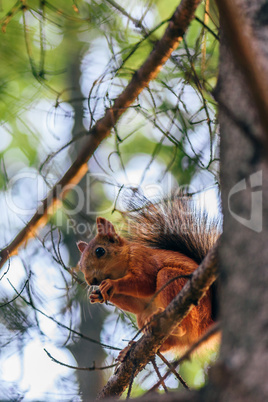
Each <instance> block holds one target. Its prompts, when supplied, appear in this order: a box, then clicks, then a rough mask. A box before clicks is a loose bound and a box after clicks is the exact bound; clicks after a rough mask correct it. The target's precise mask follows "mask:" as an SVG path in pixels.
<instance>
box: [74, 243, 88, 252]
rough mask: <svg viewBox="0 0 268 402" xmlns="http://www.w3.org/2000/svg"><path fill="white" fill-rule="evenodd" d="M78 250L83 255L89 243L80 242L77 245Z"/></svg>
mask: <svg viewBox="0 0 268 402" xmlns="http://www.w3.org/2000/svg"><path fill="white" fill-rule="evenodd" d="M76 245H77V247H78V250H79V251H80V253H83V251H84V250H85V248H86V246H87V243H86V242H85V241H79V242H77V243H76Z"/></svg>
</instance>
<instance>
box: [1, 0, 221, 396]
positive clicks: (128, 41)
mask: <svg viewBox="0 0 268 402" xmlns="http://www.w3.org/2000/svg"><path fill="white" fill-rule="evenodd" d="M177 4H178V3H177V2H176V1H175V0H172V1H170V2H168V3H167V2H166V1H164V0H155V1H153V0H138V1H135V2H133V1H131V0H128V1H126V0H124V1H123V0H120V1H118V2H115V1H114V0H106V1H101V0H99V1H93V0H92V1H91V0H88V1H86V0H77V1H75V0H73V1H71V0H68V1H66V0H55V1H53V2H52V1H51V0H50V1H46V0H18V1H16V0H14V1H11V0H2V1H1V2H0V6H1V7H0V25H1V28H2V32H1V33H0V35H1V40H0V52H1V69H0V121H1V125H0V138H1V141H0V163H1V171H0V190H1V194H0V205H1V206H2V208H3V209H5V210H6V211H7V213H6V214H3V216H2V217H1V219H2V221H1V225H0V226H1V229H0V231H1V238H2V244H1V247H3V246H4V245H5V244H6V243H8V242H9V241H10V240H11V239H12V238H13V237H14V236H15V235H16V234H17V232H18V231H19V229H21V228H22V227H23V226H24V225H25V223H26V222H27V220H28V219H29V218H30V217H31V215H32V214H33V212H29V213H28V214H22V215H21V216H20V215H18V214H17V213H14V211H13V212H12V211H10V210H8V205H7V199H6V196H7V195H8V194H10V193H12V196H14V197H16V199H17V200H18V202H19V205H20V206H21V207H22V206H23V208H24V209H25V210H27V207H29V205H31V208H32V210H33V211H34V210H35V208H36V206H37V205H38V202H40V200H41V199H42V198H43V197H44V196H45V194H46V192H47V191H48V190H49V188H51V186H52V185H53V184H54V183H55V182H56V180H57V179H58V178H59V177H61V175H62V174H63V173H64V172H65V171H66V170H67V169H68V168H69V166H70V165H71V163H72V161H73V160H74V158H75V156H76V154H77V150H78V149H79V148H80V147H82V146H83V138H84V137H85V136H86V135H87V132H88V128H89V127H92V126H93V125H94V123H95V122H96V120H97V119H98V118H100V117H101V116H102V115H103V113H104V111H105V109H106V108H107V107H109V106H110V105H111V104H112V103H113V100H114V99H115V98H116V96H117V95H118V94H119V93H120V92H121V91H122V90H123V89H124V88H125V86H126V85H127V82H128V81H129V79H130V78H131V77H132V75H133V73H134V72H135V71H136V69H138V68H139V66H140V65H141V64H142V63H143V62H144V60H146V58H147V57H148V55H149V53H150V52H151V50H152V49H153V48H154V46H155V43H156V42H157V40H159V39H160V38H161V36H162V35H163V33H164V30H165V28H166V26H167V24H168V19H169V18H170V17H171V15H172V14H173V12H174V10H175V8H176V7H177ZM205 6H206V7H207V13H205ZM196 16H197V19H196V20H194V21H193V22H192V23H191V26H190V29H189V30H188V32H187V34H186V35H185V38H184V40H183V42H182V43H181V45H180V46H179V48H178V49H177V50H176V51H174V52H173V54H172V57H171V59H170V60H169V61H168V62H167V63H166V65H165V66H164V67H163V69H162V70H161V72H160V74H159V76H158V77H157V79H156V80H155V81H154V82H152V83H150V85H149V87H148V88H146V89H145V90H144V91H143V93H142V94H141V95H140V96H139V98H138V99H137V101H136V102H135V104H134V105H132V107H130V108H129V110H128V111H127V112H126V113H125V114H124V116H123V117H122V118H121V120H120V121H119V123H118V124H117V126H116V127H115V129H114V130H113V132H112V135H111V137H110V138H109V139H108V140H107V141H106V142H105V144H102V145H101V146H100V147H99V149H98V150H97V151H96V153H95V155H94V158H92V160H91V161H90V162H89V168H90V172H91V173H92V174H93V175H95V176H94V180H93V181H92V183H91V184H90V190H91V192H90V213H93V212H94V214H93V217H92V216H89V215H90V214H88V211H87V210H86V206H87V205H84V206H83V210H81V211H79V213H77V214H75V215H73V214H72V209H73V207H74V206H75V205H76V204H77V194H76V193H75V192H71V193H69V195H68V198H67V200H66V202H65V203H64V204H63V208H62V209H61V210H60V211H58V212H57V214H56V215H55V216H54V217H53V219H52V220H51V221H50V223H49V224H48V225H47V227H46V228H45V229H44V230H43V231H42V232H41V233H40V236H38V238H37V239H36V240H35V241H34V242H32V243H30V244H29V245H28V247H27V248H26V250H23V252H22V255H21V258H24V259H25V260H26V261H27V264H25V263H23V264H22V265H23V266H24V268H22V269H21V270H18V268H17V265H16V264H17V263H14V262H13V260H11V267H10V273H12V264H14V268H13V270H16V273H17V275H18V276H19V275H20V278H19V281H18V282H17V284H16V289H17V288H18V287H17V286H19V285H20V287H19V288H22V286H23V284H24V283H26V280H27V278H28V275H29V272H32V273H33V274H32V277H31V280H30V285H29V286H27V289H25V290H24V292H23V295H24V297H25V298H26V299H27V300H28V301H30V304H29V305H26V304H25V303H24V302H23V299H20V298H19V297H18V298H17V299H16V300H15V301H14V302H12V303H10V304H7V305H6V307H5V308H3V309H2V310H1V315H0V323H1V326H4V327H5V329H6V331H10V333H13V332H14V330H16V331H18V333H19V334H20V336H21V337H22V338H23V337H25V340H27V342H28V341H29V338H33V337H36V336H40V337H43V336H45V339H50V341H51V342H52V343H53V342H54V344H57V345H62V344H68V342H69V343H72V342H75V340H74V338H73V336H74V335H73V334H72V335H70V334H68V332H67V334H66V333H64V335H63V334H62V333H61V335H60V336H58V337H56V340H52V338H53V337H51V335H50V333H47V334H46V331H45V330H44V328H41V327H42V325H40V323H39V321H40V319H41V318H40V317H41V316H40V314H41V313H39V312H37V310H35V309H34V307H36V308H37V309H39V310H41V311H43V312H44V311H47V310H48V311H49V314H48V316H49V317H50V321H53V320H51V317H52V318H53V317H55V316H57V320H56V321H60V322H65V323H66V327H67V328H68V326H70V327H72V328H74V327H75V328H76V329H77V328H78V327H79V314H80V311H79V306H78V304H77V301H76V300H77V293H79V295H80V297H84V298H86V292H85V289H84V287H81V286H80V285H78V289H80V287H81V289H80V291H78V292H77V291H74V288H75V289H76V287H75V285H74V283H75V280H76V279H77V275H76V273H75V274H73V275H71V274H72V266H73V265H75V261H77V260H78V252H77V251H75V242H76V240H78V239H79V238H81V237H85V238H88V236H89V235H90V234H91V233H92V230H93V229H94V228H93V227H92V222H93V221H94V219H95V213H96V212H98V213H104V215H105V214H106V215H107V216H108V217H109V219H115V218H113V217H112V218H111V211H112V210H113V209H114V205H113V204H114V202H115V200H117V195H118V191H119V190H120V189H121V190H122V188H123V187H128V186H129V185H130V184H132V185H135V186H138V185H146V184H150V183H152V182H153V183H157V184H159V186H164V184H165V183H166V182H168V180H169V179H170V180H171V183H172V186H177V185H178V183H179V184H180V185H185V184H191V183H194V188H195V189H196V190H197V191H199V190H200V189H203V187H204V186H214V185H215V184H216V185H217V182H218V148H217V145H218V137H217V108H216V105H215V102H214V100H213V96H212V91H213V87H214V86H215V84H216V79H217V65H218V18H217V12H216V7H215V5H214V2H213V1H210V2H209V8H208V0H207V1H206V2H203V3H202V4H201V5H200V7H199V8H198V11H197V14H196ZM74 66H76V70H78V71H79V72H80V75H79V77H75V76H74V72H73V71H74ZM79 110H80V112H82V117H81V121H82V123H81V124H80V126H82V127H80V128H79V129H77V128H76V122H77V120H78V115H79ZM25 172H26V173H25ZM24 173H25V178H24V179H23V180H21V181H19V182H16V185H14V183H13V182H12V178H13V179H14V178H16V177H17V175H18V174H24ZM28 173H30V174H31V175H33V176H34V178H33V176H31V177H28V178H27V174H28ZM101 174H102V175H103V176H101ZM96 175H99V177H98V178H97V176H96ZM36 183H39V184H40V183H41V184H40V188H39V187H38V191H37V190H36V186H37V184H36ZM39 184H38V185H39ZM169 190H170V189H169ZM111 194H112V195H111ZM86 202H87V201H86ZM32 210H31V211H32ZM91 215H92V214H91ZM70 218H72V219H74V221H75V222H76V228H78V225H79V224H80V225H84V229H83V231H82V229H81V231H80V233H79V231H76V232H75V230H74V231H73V232H70V230H69V231H68V225H69V222H70ZM87 224H88V225H87ZM80 228H82V226H80ZM69 229H70V228H69ZM40 266H41V268H40ZM44 266H46V272H45V273H44V272H43V271H44ZM10 273H8V274H7V276H8V275H9V274H10ZM42 278H43V279H42ZM79 278H80V279H82V278H81V277H79ZM2 279H3V280H2ZM1 280H2V283H4V280H5V278H1ZM42 281H43V282H42ZM44 283H45V285H46V286H49V285H50V288H48V290H47V289H46V290H44ZM25 292H26V293H25ZM14 295H16V293H14V289H13V288H11V287H10V285H9V284H6V285H5V286H4V287H3V291H1V304H3V303H6V302H7V301H8V300H12V298H13V297H14ZM81 295H82V296H81ZM48 306H49V307H48ZM105 308H106V307H104V309H105ZM29 311H31V314H30V313H29ZM90 311H91V315H94V314H96V310H90ZM110 311H111V310H109V312H110ZM52 312H53V313H52ZM4 317H5V318H4ZM119 317H120V315H119ZM121 318H122V317H121ZM107 320H108V319H107ZM107 320H106V324H105V326H104V329H103V331H102V335H101V336H102V338H104V339H106V337H107V331H108V332H109V333H113V331H112V330H111V329H110V328H111V326H108V324H107ZM115 321H116V323H117V325H118V328H119V330H120V341H121V338H122V333H123V332H124V333H128V331H130V329H129V327H130V325H129V320H128V319H126V318H125V316H124V319H121V320H119V321H117V320H115ZM119 322H120V323H119ZM54 324H55V322H54ZM54 324H53V325H54ZM55 325H56V327H57V325H58V324H55ZM109 325H110V324H109ZM34 327H35V328H36V332H33V329H34ZM27 328H28V329H27ZM107 328H109V329H108V330H107ZM122 328H123V329H122ZM57 329H59V328H58V327H57ZM61 330H62V329H61ZM105 331H106V332H105ZM133 331H134V329H133ZM48 332H49V331H48ZM116 333H117V330H116V325H115V329H114V334H116ZM132 334H133V333H132ZM27 336H28V338H27ZM5 337H6V333H5V336H4V340H3V343H2V342H1V345H2V344H3V345H4V344H5V342H6V338H5ZM11 338H12V337H11ZM126 338H127V336H126ZM130 338H131V335H130ZM12 339H13V338H12ZM115 339H116V338H115V335H114V337H111V338H109V339H108V341H109V342H110V343H111V344H116V345H119V346H120V347H122V346H124V345H123V344H122V342H121V343H120V341H118V342H117V341H115ZM11 343H12V342H11ZM9 346H10V345H9ZM9 350H10V349H9ZM8 353H10V352H8ZM13 353H14V351H13ZM115 355H116V354H115ZM2 358H6V355H5V354H4V352H2ZM90 363H91V362H90ZM100 364H101V363H100ZM100 364H98V365H100ZM194 365H195V366H191V367H192V368H191V370H192V371H194V373H195V374H193V372H191V373H190V371H191V370H188V371H187V370H186V369H184V374H185V377H186V380H188V381H189V382H191V381H192V380H191V379H192V378H194V377H195V375H196V373H197V372H199V371H200V365H198V364H197V363H194ZM194 367H195V368H194ZM189 373H190V374H189ZM89 375H90V373H89ZM72 381H75V379H74V378H73V379H72ZM192 383H193V386H195V384H194V381H192ZM136 386H137V387H139V386H138V385H136ZM148 387H149V385H148ZM19 389H20V388H19V385H17V388H16V389H14V394H15V393H16V392H19ZM137 392H138V391H137ZM39 398H40V396H39Z"/></svg>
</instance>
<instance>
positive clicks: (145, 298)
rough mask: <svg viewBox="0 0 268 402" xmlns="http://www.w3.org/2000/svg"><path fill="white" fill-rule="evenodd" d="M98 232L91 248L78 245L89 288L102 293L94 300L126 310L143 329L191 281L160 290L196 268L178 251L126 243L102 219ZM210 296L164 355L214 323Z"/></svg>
mask: <svg viewBox="0 0 268 402" xmlns="http://www.w3.org/2000/svg"><path fill="white" fill-rule="evenodd" d="M97 227H98V233H97V236H96V237H95V238H94V239H93V240H91V241H90V242H89V243H88V244H87V243H84V242H79V243H78V248H79V250H80V251H81V253H82V254H81V258H80V262H79V264H80V269H81V271H82V272H83V273H84V276H85V280H86V281H87V283H88V284H89V285H99V292H98V291H94V292H92V294H91V295H90V301H91V303H103V302H104V301H107V300H110V301H111V302H112V303H113V304H114V305H116V306H117V307H119V308H121V309H122V310H125V311H129V312H131V313H134V314H135V315H136V318H137V323H138V326H139V328H143V327H144V326H145V325H146V324H147V323H148V322H149V321H150V319H151V318H152V317H153V316H154V315H155V314H156V313H158V312H159V311H162V310H163V309H165V308H166V307H167V306H168V304H169V303H170V302H171V300H172V299H173V298H174V297H175V296H176V295H177V294H178V292H179V291H180V290H181V288H182V287H183V286H184V284H185V283H186V281H187V279H186V278H179V279H176V280H175V281H173V282H171V283H170V284H169V285H167V286H166V287H164V288H163V289H162V287H163V286H164V285H165V284H166V283H167V282H168V281H169V280H170V279H172V278H174V277H176V276H178V275H189V274H191V273H192V272H193V271H194V270H195V269H196V268H197V266H198V264H197V263H196V262H195V261H193V260H192V259H191V258H189V257H187V256H185V255H183V254H181V253H179V252H176V251H169V250H161V249H153V248H150V247H147V246H145V245H142V244H139V243H138V242H131V241H128V240H126V239H124V238H122V237H120V236H119V235H118V234H117V233H116V231H115V229H114V227H113V225H112V224H111V223H110V222H109V221H107V220H106V219H104V218H97ZM96 250H97V251H96ZM98 253H99V254H101V255H98ZM160 289H161V291H160ZM158 291H160V292H159V294H158V295H157V296H156V297H155V298H154V299H153V301H152V297H153V296H154V295H155V293H156V292H158ZM210 293H211V292H210V291H209V292H208V293H207V294H206V295H205V296H204V297H203V298H202V300H201V301H200V303H199V304H198V306H196V307H194V308H193V309H192V310H191V312H190V313H189V314H188V315H187V317H186V318H185V319H184V320H183V321H182V322H181V324H180V325H179V326H178V327H177V328H176V329H175V330H174V331H173V332H172V334H171V335H170V336H169V338H168V339H167V340H166V341H165V342H164V344H163V345H162V347H161V349H160V351H162V352H165V351H168V350H170V349H173V348H176V349H180V348H184V347H185V346H187V345H189V344H191V343H192V342H194V341H195V340H196V339H197V338H198V337H199V336H200V335H202V334H203V333H204V332H205V331H206V329H207V328H208V327H209V326H210V325H211V324H212V323H213V320H212V318H211V315H212V311H211V294H210Z"/></svg>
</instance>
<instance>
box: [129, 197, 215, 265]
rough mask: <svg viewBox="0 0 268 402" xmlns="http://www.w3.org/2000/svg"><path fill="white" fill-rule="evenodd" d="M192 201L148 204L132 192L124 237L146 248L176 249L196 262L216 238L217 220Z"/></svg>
mask: <svg viewBox="0 0 268 402" xmlns="http://www.w3.org/2000/svg"><path fill="white" fill-rule="evenodd" d="M194 204H195V202H194V200H193V198H192V197H190V196H184V195H178V196H174V197H172V200H162V201H161V202H158V203H152V202H149V201H148V200H147V199H145V198H143V197H141V196H139V195H138V196H137V194H136V196H135V195H134V197H133V198H132V200H131V203H130V205H129V206H130V207H131V208H129V209H131V211H130V212H127V213H126V215H127V221H128V231H127V232H128V237H129V238H130V240H132V241H135V242H138V243H142V244H144V245H146V246H149V247H153V248H158V249H165V250H172V251H178V252H180V253H182V254H184V255H187V256H188V257H190V258H192V259H193V260H194V261H196V262H197V263H198V264H200V262H201V261H202V260H203V259H204V257H205V256H206V254H207V253H208V251H209V250H210V249H211V248H212V246H213V245H214V243H215V242H216V240H217V238H218V237H219V234H220V223H219V222H218V221H216V220H211V219H209V217H208V214H207V213H206V212H204V211H201V210H198V209H197V208H196V207H195V205H194Z"/></svg>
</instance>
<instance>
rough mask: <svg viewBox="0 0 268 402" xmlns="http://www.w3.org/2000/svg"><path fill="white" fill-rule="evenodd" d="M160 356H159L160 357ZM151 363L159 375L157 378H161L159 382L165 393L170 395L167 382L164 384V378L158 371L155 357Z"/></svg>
mask: <svg viewBox="0 0 268 402" xmlns="http://www.w3.org/2000/svg"><path fill="white" fill-rule="evenodd" d="M158 356H159V355H158ZM151 362H152V365H153V366H154V370H155V372H156V374H157V377H158V378H159V381H160V383H161V385H162V387H163V388H164V390H165V393H166V394H168V389H167V386H166V384H165V382H164V380H163V377H162V376H161V373H160V371H159V369H158V367H157V364H156V361H155V357H153V358H152V360H151Z"/></svg>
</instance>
